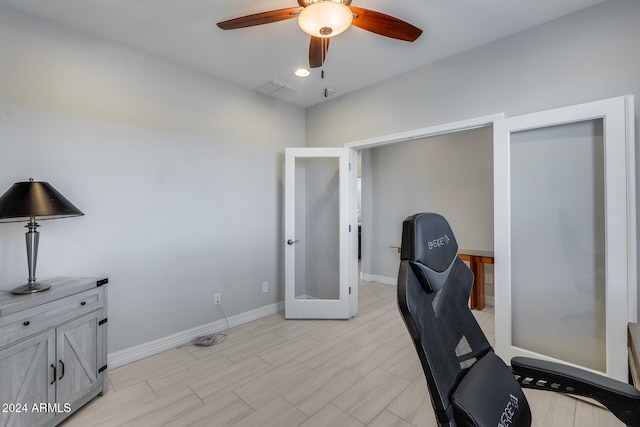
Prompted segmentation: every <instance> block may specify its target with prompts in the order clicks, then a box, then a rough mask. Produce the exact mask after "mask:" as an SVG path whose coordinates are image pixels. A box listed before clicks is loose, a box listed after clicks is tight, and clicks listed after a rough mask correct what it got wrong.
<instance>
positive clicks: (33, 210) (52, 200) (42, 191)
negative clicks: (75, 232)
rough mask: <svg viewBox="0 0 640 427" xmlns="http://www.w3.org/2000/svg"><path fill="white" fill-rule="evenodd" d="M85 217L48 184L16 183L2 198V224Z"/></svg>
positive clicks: (0, 217) (0, 206)
mask: <svg viewBox="0 0 640 427" xmlns="http://www.w3.org/2000/svg"><path fill="white" fill-rule="evenodd" d="M80 215H84V214H83V213H82V212H81V211H80V209H78V208H76V207H75V206H74V205H73V203H71V202H70V201H69V200H67V199H66V198H65V197H64V196H63V195H62V194H60V192H59V191H58V190H56V189H55V188H53V186H52V185H51V184H49V183H48V182H38V181H33V180H30V181H28V182H16V183H15V184H13V185H12V186H11V188H9V189H8V190H7V192H6V193H4V194H3V195H2V197H0V222H20V221H29V220H30V219H31V218H36V219H55V218H67V217H72V216H80Z"/></svg>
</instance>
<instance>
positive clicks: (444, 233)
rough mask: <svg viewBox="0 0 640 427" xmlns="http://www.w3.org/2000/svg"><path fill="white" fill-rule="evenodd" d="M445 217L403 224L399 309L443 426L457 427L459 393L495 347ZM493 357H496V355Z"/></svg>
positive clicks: (412, 219)
mask: <svg viewBox="0 0 640 427" xmlns="http://www.w3.org/2000/svg"><path fill="white" fill-rule="evenodd" d="M457 252H458V244H457V242H456V239H455V237H454V235H453V232H452V231H451V227H450V226H449V223H448V222H447V221H446V220H445V219H444V218H443V217H442V216H440V215H438V214H434V213H420V214H415V215H412V216H410V217H408V218H407V219H406V220H405V221H404V223H403V225H402V250H401V262H400V272H399V275H398V306H399V309H400V312H401V314H402V316H403V319H404V321H405V324H406V326H407V329H408V330H409V333H410V335H411V337H412V338H413V342H414V345H415V347H416V350H417V352H418V356H419V357H420V362H421V363H422V368H423V370H424V373H425V376H426V379H427V385H428V387H429V392H430V394H431V401H432V404H433V407H434V410H435V412H436V417H437V420H438V422H439V423H440V425H452V426H453V425H456V424H455V421H454V414H453V412H454V409H453V407H452V398H453V393H454V392H455V391H456V389H457V387H458V385H459V383H460V382H461V380H462V379H463V377H464V376H465V374H466V372H467V371H468V370H469V368H470V367H471V366H473V365H474V364H475V363H476V361H478V360H479V359H481V358H482V357H483V356H484V355H485V354H487V353H489V352H491V353H492V351H491V350H492V349H491V345H490V344H489V342H488V341H487V339H486V337H485V335H484V333H483V332H482V330H481V329H480V326H479V325H478V323H477V321H476V319H475V318H474V316H473V314H472V313H471V311H470V310H469V306H468V301H469V294H470V292H471V287H472V286H473V273H471V271H470V270H469V268H468V267H467V265H466V264H465V263H464V262H463V261H462V260H461V259H460V258H458V256H457ZM492 354H493V353H492Z"/></svg>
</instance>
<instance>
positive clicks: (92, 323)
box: [0, 277, 107, 427]
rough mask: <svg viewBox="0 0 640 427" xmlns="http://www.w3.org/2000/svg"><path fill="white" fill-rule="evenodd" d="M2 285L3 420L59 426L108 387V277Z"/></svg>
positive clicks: (0, 409) (1, 423) (0, 367)
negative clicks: (31, 290)
mask: <svg viewBox="0 0 640 427" xmlns="http://www.w3.org/2000/svg"><path fill="white" fill-rule="evenodd" d="M46 282H47V283H50V284H51V286H52V287H51V289H50V290H49V291H46V292H42V293H39V294H33V295H20V296H18V295H11V294H9V293H0V383H1V385H0V405H1V407H0V426H7V427H9V426H29V427H31V426H54V425H57V424H58V423H60V422H62V420H64V419H65V418H67V417H68V416H69V415H71V414H72V413H73V412H75V411H76V410H78V409H79V408H80V407H81V406H82V405H84V404H85V403H86V402H88V401H89V400H91V399H92V398H94V397H95V396H97V395H99V394H103V393H106V391H107V376H106V367H107V366H106V360H107V346H106V336H107V334H106V326H107V325H106V322H107V318H106V289H105V288H106V287H105V286H104V285H105V284H106V283H107V279H102V278H98V279H96V278H70V277H63V278H57V279H52V280H49V281H46Z"/></svg>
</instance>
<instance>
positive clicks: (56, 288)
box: [0, 277, 106, 317]
mask: <svg viewBox="0 0 640 427" xmlns="http://www.w3.org/2000/svg"><path fill="white" fill-rule="evenodd" d="M104 280H106V278H104V277H56V278H53V279H47V280H41V281H40V283H47V284H50V285H51V289H49V290H46V291H44V292H38V293H35V294H29V295H14V294H12V293H11V291H9V290H0V317H2V316H7V315H9V314H12V313H16V312H18V311H22V310H26V309H28V308H31V307H35V306H38V305H41V304H45V303H48V302H51V301H55V300H57V299H60V298H64V297H67V296H69V295H73V294H77V293H78V292H83V291H86V290H88V289H93V288H95V287H97V286H98V282H99V281H100V282H102V281H104ZM105 283H106V282H105Z"/></svg>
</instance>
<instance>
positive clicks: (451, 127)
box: [344, 113, 505, 316]
mask: <svg viewBox="0 0 640 427" xmlns="http://www.w3.org/2000/svg"><path fill="white" fill-rule="evenodd" d="M504 117H505V114H504V113H496V114H490V115H487V116H480V117H475V118H471V119H466V120H460V121H456V122H450V123H445V124H440V125H435V126H429V127H424V128H419V129H413V130H409V131H405V132H399V133H394V134H389V135H383V136H378V137H374V138H369V139H363V140H359V141H354V142H349V143H346V144H345V145H344V146H345V147H346V148H348V149H349V150H350V158H351V164H357V155H358V154H357V152H358V151H359V150H365V149H367V148H375V147H381V146H383V145H390V144H397V143H402V142H407V141H412V140H415V139H422V138H429V137H432V136H438V135H446V134H449V133H456V132H464V131H467V130H472V129H478V128H482V127H487V126H492V127H493V126H494V123H495V122H496V121H497V120H499V119H503V118H504ZM357 175H358V174H357V173H354V174H351V183H350V189H351V203H350V213H349V219H350V223H351V224H356V225H357V224H358V192H357V188H358V176H357ZM349 238H350V245H349V246H350V250H349V253H350V258H351V259H350V263H349V265H350V274H349V277H350V279H349V282H350V283H351V288H352V291H351V303H350V304H351V316H355V315H356V314H358V281H359V277H358V273H359V272H358V234H357V233H351V235H350V236H349Z"/></svg>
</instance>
